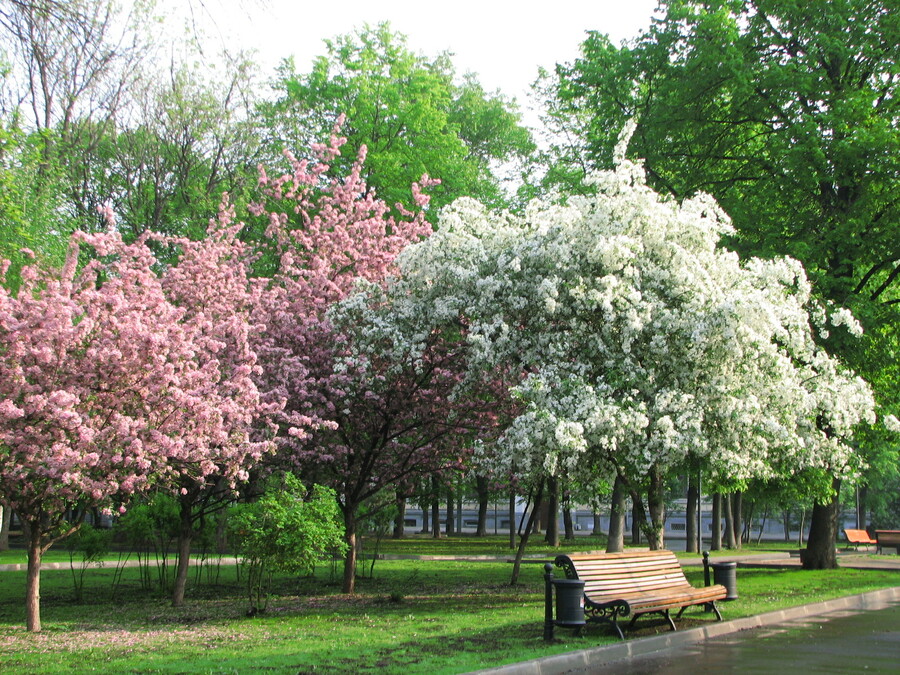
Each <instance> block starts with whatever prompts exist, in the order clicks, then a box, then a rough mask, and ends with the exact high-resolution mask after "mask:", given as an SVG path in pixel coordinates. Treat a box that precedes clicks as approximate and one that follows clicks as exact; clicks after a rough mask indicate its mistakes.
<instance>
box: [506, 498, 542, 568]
mask: <svg viewBox="0 0 900 675" xmlns="http://www.w3.org/2000/svg"><path fill="white" fill-rule="evenodd" d="M543 496H544V481H541V482H540V483H539V484H538V487H537V490H536V491H535V494H534V504H533V506H532V509H531V515H530V516H529V517H528V526H527V527H526V528H525V531H524V532H522V538H521V539H520V540H519V548H518V549H517V550H516V559H515V562H514V563H513V573H512V579H511V580H510V582H509V583H510V585H511V586H515V585H516V584H517V583H518V582H519V570H520V568H521V567H522V557H523V556H524V555H525V547H526V546H528V539H529V538H530V537H531V531H532V530H533V529H534V527H535V524H536V521H537V519H538V512H539V511H540V510H541V502H542V501H543Z"/></svg>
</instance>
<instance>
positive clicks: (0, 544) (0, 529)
mask: <svg viewBox="0 0 900 675" xmlns="http://www.w3.org/2000/svg"><path fill="white" fill-rule="evenodd" d="M0 509H2V510H3V516H2V517H0V551H8V550H9V527H10V524H11V522H12V509H11V508H9V506H7V505H6V504H3V503H2V502H0Z"/></svg>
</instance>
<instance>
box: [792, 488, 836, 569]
mask: <svg viewBox="0 0 900 675" xmlns="http://www.w3.org/2000/svg"><path fill="white" fill-rule="evenodd" d="M832 489H833V494H832V496H831V498H826V499H823V500H818V499H817V500H816V502H815V504H814V505H813V511H812V517H811V518H810V521H809V537H808V538H807V540H806V548H805V549H803V550H802V551H801V552H800V560H801V561H802V562H803V569H805V570H831V569H835V568H836V567H837V566H838V564H837V554H836V551H835V543H836V542H837V517H838V512H839V511H840V496H841V481H840V480H839V479H837V478H835V479H834V480H833V482H832Z"/></svg>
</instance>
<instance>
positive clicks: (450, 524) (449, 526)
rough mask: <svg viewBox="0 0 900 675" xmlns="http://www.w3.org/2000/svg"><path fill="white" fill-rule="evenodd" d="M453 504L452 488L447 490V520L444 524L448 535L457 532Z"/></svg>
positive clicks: (450, 535)
mask: <svg viewBox="0 0 900 675" xmlns="http://www.w3.org/2000/svg"><path fill="white" fill-rule="evenodd" d="M453 506H454V503H453V489H452V488H450V489H448V490H447V522H446V523H445V525H444V530H445V531H446V532H447V536H448V537H452V536H453V535H454V534H456V514H455V512H454V510H453Z"/></svg>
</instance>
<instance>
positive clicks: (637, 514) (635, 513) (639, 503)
mask: <svg viewBox="0 0 900 675" xmlns="http://www.w3.org/2000/svg"><path fill="white" fill-rule="evenodd" d="M646 525H647V512H646V511H644V500H643V498H642V497H641V495H640V493H639V492H638V491H637V490H631V545H632V546H640V544H641V538H642V536H643V535H642V532H643V529H644V527H645V526H646Z"/></svg>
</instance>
